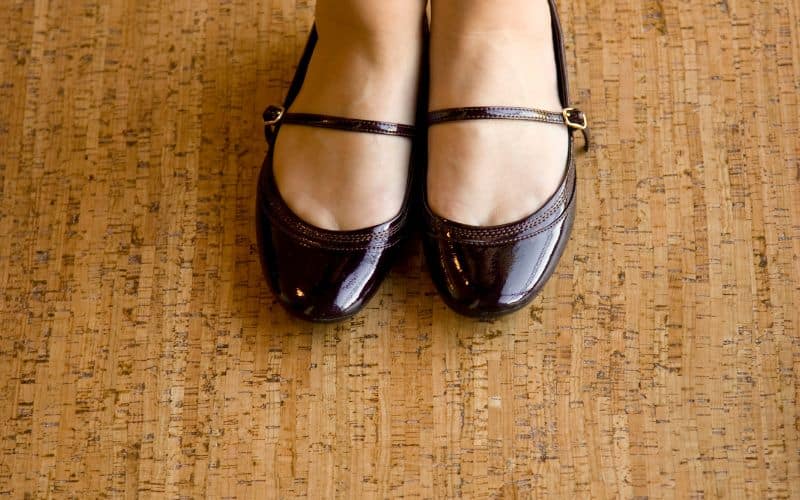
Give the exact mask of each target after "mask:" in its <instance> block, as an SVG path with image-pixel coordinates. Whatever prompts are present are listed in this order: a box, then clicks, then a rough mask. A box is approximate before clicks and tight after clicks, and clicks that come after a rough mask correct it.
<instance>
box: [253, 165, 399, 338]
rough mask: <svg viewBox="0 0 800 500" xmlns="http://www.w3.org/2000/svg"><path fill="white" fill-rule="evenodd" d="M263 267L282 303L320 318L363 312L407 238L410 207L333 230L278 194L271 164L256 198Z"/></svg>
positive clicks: (306, 316) (303, 315)
mask: <svg viewBox="0 0 800 500" xmlns="http://www.w3.org/2000/svg"><path fill="white" fill-rule="evenodd" d="M257 204H258V207H257V221H256V225H257V229H258V244H259V249H260V254H261V262H262V268H263V270H264V274H265V275H266V278H267V281H268V283H269V285H270V287H271V288H272V290H273V292H274V293H275V295H276V296H277V298H278V300H279V301H280V302H281V304H282V305H283V306H284V307H285V308H286V309H287V310H288V311H289V312H291V313H292V314H294V315H296V316H298V317H300V318H303V319H306V320H309V321H315V322H330V321H339V320H342V319H345V318H347V317H349V316H352V315H354V314H356V313H358V312H359V311H360V310H361V309H362V308H363V307H364V305H365V304H366V303H367V302H368V301H369V299H370V298H371V297H372V296H373V295H374V294H375V292H376V291H377V290H378V288H379V287H380V284H381V282H382V281H383V279H384V278H385V276H386V274H387V273H388V270H389V267H390V264H391V261H392V259H393V257H394V255H395V253H396V251H397V247H398V245H399V243H400V241H401V239H402V237H403V231H402V229H403V227H404V225H405V219H406V217H407V216H406V211H405V210H404V211H403V212H401V214H399V215H398V216H397V217H395V218H394V219H392V220H391V221H389V222H386V223H384V224H381V225H379V226H375V227H372V228H367V229H361V230H357V231H328V230H324V229H320V228H316V227H314V226H311V225H309V224H307V223H305V222H304V221H302V220H301V219H300V218H298V217H297V216H296V215H294V214H293V213H292V212H291V210H290V209H289V207H288V206H286V204H285V203H284V202H283V200H282V198H281V197H280V195H279V194H278V191H277V187H276V186H275V183H274V178H273V177H272V172H271V169H270V168H264V169H263V170H262V179H261V181H260V182H259V191H258V200H257Z"/></svg>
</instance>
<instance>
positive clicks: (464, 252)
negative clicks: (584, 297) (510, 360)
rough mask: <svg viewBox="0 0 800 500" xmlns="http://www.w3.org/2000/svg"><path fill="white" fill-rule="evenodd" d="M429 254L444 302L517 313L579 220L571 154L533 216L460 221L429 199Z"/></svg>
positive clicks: (475, 312)
mask: <svg viewBox="0 0 800 500" xmlns="http://www.w3.org/2000/svg"><path fill="white" fill-rule="evenodd" d="M425 217H426V226H427V232H426V235H425V238H424V245H425V256H426V260H427V264H428V268H429V269H430V272H431V277H432V279H433V281H434V283H435V284H436V287H437V288H438V290H439V293H440V294H441V295H442V298H443V299H444V301H445V302H446V303H447V304H448V305H449V306H450V307H451V308H452V309H453V310H455V311H456V312H458V313H460V314H463V315H466V316H476V317H489V316H498V315H502V314H506V313H511V312H514V311H516V310H518V309H520V308H522V307H524V306H525V305H527V304H528V303H530V301H531V300H533V298H534V297H535V296H536V294H537V293H538V292H539V291H540V290H541V288H542V287H543V286H544V284H545V283H546V282H547V280H548V279H549V278H550V276H551V275H552V274H553V272H554V271H555V269H556V266H557V264H558V260H559V258H560V257H561V254H562V253H563V252H564V248H565V247H566V245H567V242H568V241H569V236H570V232H571V231H572V223H573V221H574V220H575V166H574V164H573V162H572V159H571V157H570V159H569V161H568V168H567V172H566V174H565V176H564V180H563V182H562V184H561V186H560V187H559V188H558V190H557V192H556V193H555V194H554V195H553V196H552V198H550V200H548V202H547V203H546V204H545V205H544V206H543V207H542V208H540V209H539V210H537V211H536V212H535V213H534V214H532V215H530V216H529V217H527V218H525V219H523V220H521V221H518V222H514V223H511V224H505V225H502V226H494V227H477V226H468V225H464V224H459V223H456V222H453V221H449V220H447V219H444V218H441V217H439V216H437V215H436V214H434V213H433V212H432V211H431V209H430V207H429V206H428V205H427V203H425Z"/></svg>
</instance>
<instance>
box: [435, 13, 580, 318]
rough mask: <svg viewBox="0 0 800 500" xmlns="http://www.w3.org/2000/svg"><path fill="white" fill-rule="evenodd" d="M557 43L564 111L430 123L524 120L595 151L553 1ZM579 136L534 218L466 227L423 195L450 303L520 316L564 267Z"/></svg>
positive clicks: (500, 111) (482, 112) (486, 114)
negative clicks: (562, 132) (573, 89)
mask: <svg viewBox="0 0 800 500" xmlns="http://www.w3.org/2000/svg"><path fill="white" fill-rule="evenodd" d="M550 11H551V14H552V19H553V43H554V46H555V51H556V63H557V70H558V72H559V93H560V96H561V102H562V105H563V107H564V109H563V110H562V111H557V112H551V111H543V110H538V109H529V108H519V107H501V106H498V107H472V108H454V109H445V110H439V111H432V112H431V113H429V115H428V125H429V126H435V125H437V124H440V123H445V122H452V121H459V120H521V121H535V122H542V123H550V124H553V125H554V126H562V127H567V128H568V129H569V130H570V132H575V131H576V130H580V131H581V132H583V134H584V142H585V146H586V148H587V149H588V146H589V137H588V130H587V122H586V116H585V115H584V114H583V113H582V112H581V111H580V110H577V109H575V108H571V107H570V105H569V97H568V91H567V90H568V89H567V72H566V66H565V63H564V60H565V57H564V46H563V43H562V33H561V27H560V24H559V22H558V15H557V12H556V8H555V5H554V3H553V0H550ZM573 142H574V140H573V134H572V133H570V138H569V156H568V159H567V165H566V169H565V174H564V177H563V180H562V181H561V184H560V186H559V187H558V189H557V190H556V192H555V194H553V196H552V197H551V198H550V199H549V200H548V201H547V203H545V205H544V206H543V207H541V208H540V209H539V210H537V211H536V212H535V213H533V214H531V215H530V216H528V217H526V218H524V219H522V220H519V221H517V222H513V223H510V224H504V225H501V226H493V227H479V226H468V225H465V224H459V223H457V222H453V221H450V220H447V219H444V218H442V217H439V216H437V215H436V214H434V213H433V212H432V210H431V209H430V207H429V206H428V203H427V193H426V192H425V193H423V217H424V222H425V226H426V231H425V235H424V238H423V244H424V247H425V256H426V260H427V263H428V267H429V269H430V272H431V276H432V278H433V281H434V283H435V284H436V286H437V288H438V289H439V292H440V294H441V295H442V297H443V299H444V300H445V302H446V303H447V304H448V305H449V306H450V307H451V308H452V309H454V310H455V311H456V312H458V313H461V314H463V315H466V316H475V317H491V316H498V315H501V314H505V313H511V312H514V311H516V310H518V309H520V308H522V307H524V306H526V305H527V304H528V303H530V302H531V301H532V300H533V298H534V297H535V296H536V295H537V293H539V291H540V290H541V289H542V287H543V286H544V284H545V282H546V281H547V280H548V278H550V276H551V275H552V274H553V272H554V271H555V269H556V265H557V264H558V260H559V258H560V257H561V254H562V253H563V251H564V248H565V247H566V245H567V241H568V240H569V237H570V232H571V230H572V223H573V221H574V219H575V211H576V209H575V207H576V197H575V193H576V191H575V188H576V175H575V163H574V158H573V154H572V150H573Z"/></svg>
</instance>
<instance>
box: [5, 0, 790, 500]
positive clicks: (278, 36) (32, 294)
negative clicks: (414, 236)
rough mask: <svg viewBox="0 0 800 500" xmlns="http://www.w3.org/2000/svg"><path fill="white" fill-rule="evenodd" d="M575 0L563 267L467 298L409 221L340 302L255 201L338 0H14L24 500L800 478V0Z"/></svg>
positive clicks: (748, 484)
mask: <svg viewBox="0 0 800 500" xmlns="http://www.w3.org/2000/svg"><path fill="white" fill-rule="evenodd" d="M560 10H561V11H562V13H563V18H564V19H563V22H564V27H565V31H566V33H567V45H568V46H567V53H568V57H569V60H570V72H571V76H572V86H573V91H574V95H575V100H576V102H577V103H578V104H579V105H580V106H581V107H583V108H584V109H585V110H586V111H587V112H588V113H589V115H590V116H591V118H592V121H593V126H594V140H595V147H594V149H593V151H592V153H590V154H589V155H587V156H584V157H583V158H581V159H580V160H579V174H578V175H579V178H580V179H579V182H580V186H579V190H580V193H579V197H580V199H579V211H580V212H579V214H580V215H579V217H578V220H577V222H576V228H575V232H574V236H573V238H572V242H571V243H570V246H569V247H568V249H567V252H566V254H565V255H564V258H563V260H562V262H561V266H560V267H559V269H558V272H557V275H556V276H555V277H554V278H553V279H552V281H551V282H550V283H549V284H548V286H547V287H546V288H545V290H544V293H543V294H542V295H541V296H540V297H539V298H537V300H536V301H535V302H534V304H533V305H532V307H530V308H529V309H527V310H525V311H523V312H521V313H519V314H517V315H515V316H512V317H510V318H506V319H502V320H498V321H495V322H476V321H473V320H468V319H462V318H460V317H457V316H455V315H454V314H453V313H451V312H450V311H449V310H448V309H447V308H446V307H445V306H444V305H443V303H442V302H441V300H440V299H439V298H438V296H437V295H436V293H435V292H434V289H433V287H432V284H431V282H430V279H429V277H428V275H427V273H426V271H425V267H424V263H423V261H422V258H421V257H420V252H419V248H418V247H419V244H418V242H415V243H414V244H413V245H412V246H411V250H410V251H409V252H408V255H406V256H405V257H404V259H403V260H402V262H400V263H399V264H398V266H397V267H396V269H395V271H394V272H393V274H392V276H391V277H390V279H389V280H388V281H387V283H386V284H385V285H384V287H383V288H382V290H381V292H380V294H379V295H378V296H377V297H376V299H375V300H373V302H372V303H371V305H370V306H369V308H368V309H367V310H366V311H365V312H364V313H363V314H361V315H360V316H358V317H356V318H355V319H353V320H351V321H348V322H345V323H342V324H338V325H333V326H312V325H310V324H306V323H302V322H298V321H295V320H293V319H291V318H289V317H288V316H287V315H286V314H285V313H284V312H283V310H282V309H281V308H280V307H279V306H278V305H277V304H276V303H275V299H274V297H273V296H272V295H271V294H270V292H269V291H268V290H267V288H266V287H265V285H264V283H263V281H262V278H261V274H260V267H259V263H258V260H257V251H256V243H255V238H254V237H255V231H254V222H253V219H254V192H255V181H256V174H257V170H258V167H259V165H260V161H261V159H262V157H263V154H264V150H265V145H264V141H263V137H262V131H261V124H260V116H259V115H260V111H261V110H262V108H263V107H264V106H265V105H266V104H268V103H273V102H277V101H278V100H279V99H280V98H281V97H282V95H283V93H284V92H285V90H286V87H287V85H288V81H289V79H290V77H291V76H292V73H293V69H294V65H295V63H296V61H297V58H298V57H299V51H300V49H301V47H302V45H303V43H304V41H305V33H306V32H307V30H308V28H309V25H310V22H311V20H312V14H313V0H230V1H219V0H170V1H166V0H162V1H156V0H119V1H114V2H101V1H99V0H76V1H61V2H58V1H49V2H48V1H44V0H41V1H38V0H37V1H33V0H0V26H1V27H2V28H0V235H2V236H1V237H0V498H6V497H8V498H23V497H26V498H45V497H58V498H61V497H63V498H67V497H69V498H98V497H134V496H137V495H140V496H142V497H144V498H147V497H151V498H178V497H179V496H182V497H183V498H198V497H202V496H208V497H214V498H221V497H226V498H294V497H300V496H306V495H307V496H309V497H312V498H324V497H334V496H338V497H342V498H373V497H380V498H386V497H396V496H408V497H419V498H432V497H439V498H443V497H464V498H528V497H532V496H541V497H544V496H547V497H562V498H586V497H594V498H645V497H647V498H698V499H699V498H716V497H730V498H790V497H791V498H800V408H799V407H798V397H799V396H800V313H798V307H799V306H800V187H799V186H800V105H799V104H798V101H800V28H798V26H800V2H799V1H798V0H697V1H691V2H687V1H680V0H639V1H636V0H562V1H561V4H560Z"/></svg>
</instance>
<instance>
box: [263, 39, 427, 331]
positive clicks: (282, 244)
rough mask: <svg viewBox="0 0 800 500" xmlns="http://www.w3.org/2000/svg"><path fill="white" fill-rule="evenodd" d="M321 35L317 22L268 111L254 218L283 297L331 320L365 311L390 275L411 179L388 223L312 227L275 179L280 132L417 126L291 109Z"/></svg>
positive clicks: (297, 311) (299, 310) (289, 305)
mask: <svg viewBox="0 0 800 500" xmlns="http://www.w3.org/2000/svg"><path fill="white" fill-rule="evenodd" d="M316 41H317V34H316V30H315V29H314V30H312V32H311V35H310V37H309V42H308V45H307V46H306V50H305V53H304V55H303V58H302V59H301V61H300V64H299V66H298V70H297V74H296V75H295V78H294V81H293V83H292V85H291V87H290V89H289V93H288V97H287V98H286V101H285V103H284V105H283V106H270V107H269V108H267V110H266V111H265V112H264V123H265V133H266V137H267V142H268V143H269V146H270V148H269V152H268V153H267V157H266V159H265V160H264V165H263V166H262V168H261V174H260V176H259V181H258V194H257V201H256V204H257V208H256V224H257V230H258V243H259V250H260V254H261V262H262V268H263V269H264V274H265V276H266V278H267V281H268V282H269V284H270V287H271V288H272V290H273V292H274V293H275V295H276V296H277V298H278V300H279V301H280V303H281V304H282V305H283V306H284V307H285V308H286V309H287V310H288V311H289V312H291V313H292V314H294V315H296V316H298V317H300V318H303V319H306V320H309V321H316V322H330V321H338V320H342V319H345V318H347V317H349V316H352V315H353V314H356V313H357V312H358V311H359V310H361V308H362V307H364V305H365V304H366V303H367V302H368V301H369V299H370V298H371V297H372V296H373V295H374V294H375V292H376V291H377V290H378V288H379V286H380V284H381V282H382V281H383V279H384V277H385V276H386V273H387V271H388V269H389V265H390V263H391V261H392V259H393V257H394V256H395V254H396V252H397V250H398V245H399V244H400V243H401V241H402V240H403V239H404V236H405V233H406V226H407V221H408V219H409V217H408V211H409V208H408V207H409V193H410V191H411V189H410V186H411V179H410V178H409V186H408V188H407V189H406V200H405V201H404V203H403V208H402V209H401V211H400V213H398V214H397V215H396V216H395V217H394V218H392V219H391V220H389V221H387V222H385V223H383V224H380V225H377V226H374V227H370V228H366V229H360V230H355V231H329V230H325V229H321V228H318V227H314V226H312V225H311V224H309V223H307V222H305V221H303V220H302V219H300V218H299V217H298V216H297V215H295V214H294V213H292V211H291V210H290V209H289V207H288V206H287V205H286V203H285V202H284V200H283V199H282V198H281V195H280V193H279V191H278V187H277V185H276V184H275V178H274V176H273V151H274V149H275V148H274V147H273V146H274V144H275V142H276V139H277V136H278V132H279V131H280V128H281V127H282V126H286V125H296V126H306V127H323V128H332V129H337V130H344V131H350V132H354V133H371V134H383V135H393V136H401V137H409V138H412V137H414V136H415V131H414V127H413V126H411V125H401V124H396V123H387V122H380V121H368V120H356V119H350V118H341V117H334V116H325V115H315V114H306V113H291V112H290V111H287V110H288V109H289V108H290V106H291V104H292V102H293V101H294V99H295V98H296V96H297V94H298V93H299V91H300V87H301V86H302V84H303V80H304V79H305V74H306V70H307V68H308V64H309V62H310V59H311V55H312V53H313V50H314V47H315V45H316ZM412 157H413V156H412ZM410 171H412V170H411V169H410Z"/></svg>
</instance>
